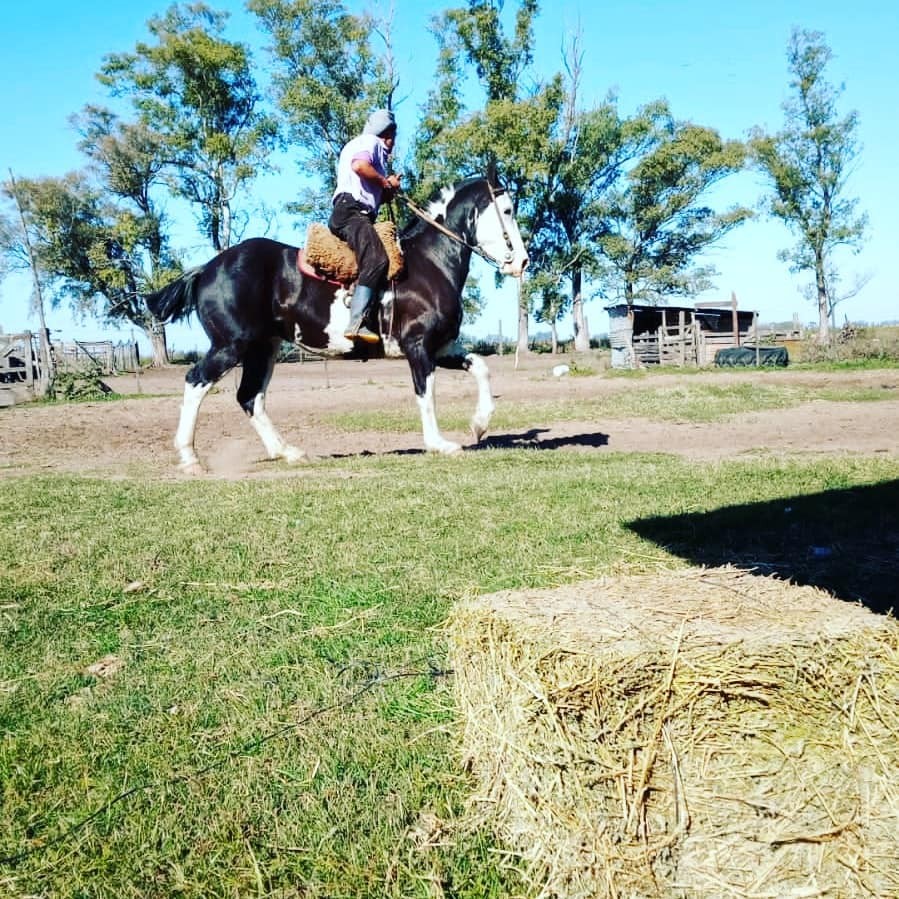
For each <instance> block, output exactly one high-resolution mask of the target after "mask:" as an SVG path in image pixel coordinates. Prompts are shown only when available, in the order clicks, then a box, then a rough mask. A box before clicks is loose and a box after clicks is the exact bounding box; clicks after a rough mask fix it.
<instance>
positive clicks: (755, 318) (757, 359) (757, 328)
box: [752, 310, 761, 368]
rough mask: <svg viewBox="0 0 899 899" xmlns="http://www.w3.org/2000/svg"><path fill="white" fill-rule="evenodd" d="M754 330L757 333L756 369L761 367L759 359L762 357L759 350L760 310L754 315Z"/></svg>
mask: <svg viewBox="0 0 899 899" xmlns="http://www.w3.org/2000/svg"><path fill="white" fill-rule="evenodd" d="M752 330H753V332H754V333H755V367H756V368H758V367H759V357H760V355H761V351H760V350H759V314H758V310H756V311H755V312H753V313H752Z"/></svg>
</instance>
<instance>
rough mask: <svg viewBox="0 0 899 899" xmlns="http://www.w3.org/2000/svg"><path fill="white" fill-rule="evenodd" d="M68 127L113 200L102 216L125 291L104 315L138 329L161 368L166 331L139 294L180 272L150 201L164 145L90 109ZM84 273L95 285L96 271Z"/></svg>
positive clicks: (158, 178) (161, 165) (133, 126)
mask: <svg viewBox="0 0 899 899" xmlns="http://www.w3.org/2000/svg"><path fill="white" fill-rule="evenodd" d="M73 123H74V124H75V126H76V128H77V130H78V132H79V133H80V135H81V141H80V142H79V149H80V150H81V151H82V152H83V153H85V154H86V155H87V157H88V159H89V160H90V164H91V168H92V170H93V173H94V175H95V178H96V183H97V184H98V185H99V186H100V188H101V189H102V192H103V193H104V196H106V197H107V198H112V199H109V200H108V201H107V203H106V204H105V214H106V216H107V217H108V219H109V222H108V224H109V225H110V229H111V232H112V233H113V234H115V235H116V239H115V241H113V242H112V244H111V246H118V247H119V248H120V251H119V253H118V259H117V263H116V265H117V267H118V268H119V270H120V271H121V272H122V274H123V275H124V281H125V284H126V286H127V289H126V290H122V291H118V292H117V293H118V295H117V297H115V298H114V302H112V303H110V304H109V305H108V306H107V308H106V310H105V315H106V317H107V318H109V319H112V320H115V319H127V320H128V321H130V322H131V323H132V324H135V325H137V326H138V327H139V328H141V330H143V331H144V332H145V333H146V334H147V336H148V337H149V339H150V345H151V347H152V349H153V360H154V364H155V365H162V364H164V363H165V362H167V361H168V350H167V347H166V337H165V326H164V324H163V323H162V322H159V321H157V320H156V319H155V318H154V317H153V315H152V313H151V312H150V311H149V309H147V307H146V305H145V303H144V301H143V296H142V294H145V293H148V292H152V291H153V290H156V289H158V288H160V287H162V286H164V285H165V284H166V283H168V281H170V280H171V279H172V278H173V277H175V276H176V275H178V274H179V273H180V272H181V270H182V266H181V263H180V261H179V260H178V259H177V258H175V256H174V255H173V254H172V252H171V251H170V249H169V241H168V237H167V234H166V225H167V222H166V220H165V216H164V215H163V214H162V212H161V211H160V210H159V209H158V208H157V202H156V201H155V200H154V194H155V193H156V188H157V186H158V185H160V182H161V179H162V175H163V172H164V171H165V144H164V141H163V139H162V138H161V137H160V135H158V134H157V133H155V132H153V131H151V130H150V129H149V128H147V126H146V125H145V124H143V123H140V122H138V123H137V124H129V123H124V122H121V121H120V120H119V119H118V118H117V117H116V116H115V115H114V114H113V113H112V112H110V111H109V110H107V109H103V108H99V107H94V106H88V107H86V108H85V109H84V111H83V112H82V113H81V114H80V115H78V116H75V117H73ZM85 274H87V275H88V277H89V278H90V279H91V280H97V279H96V275H97V274H98V273H97V272H94V273H85ZM103 280H104V279H102V278H100V279H99V281H100V282H101V283H102V282H103Z"/></svg>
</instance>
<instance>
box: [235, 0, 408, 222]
mask: <svg viewBox="0 0 899 899" xmlns="http://www.w3.org/2000/svg"><path fill="white" fill-rule="evenodd" d="M247 8H248V9H249V10H250V11H251V12H253V13H254V14H255V15H256V16H257V17H258V20H259V22H260V25H261V27H262V29H263V31H264V32H265V33H267V34H268V35H269V36H270V37H271V38H272V46H271V53H272V57H273V60H274V63H275V71H274V75H273V84H274V89H275V95H276V99H277V103H278V107H279V108H280V110H281V112H282V114H283V116H284V117H285V119H286V133H287V138H288V140H289V142H290V144H291V146H292V147H293V148H295V149H296V151H297V153H298V158H297V167H298V169H299V171H300V172H301V173H302V174H303V175H304V176H305V177H306V178H307V179H308V183H307V186H306V187H305V188H304V189H303V190H301V191H300V197H299V200H298V201H297V202H296V203H295V204H293V206H292V208H293V209H294V210H295V211H298V212H300V213H302V214H304V215H306V216H310V215H312V214H314V213H316V214H322V213H323V212H324V211H325V210H326V209H327V208H328V206H329V201H330V196H331V192H332V191H333V183H334V169H335V164H336V161H337V157H338V155H339V154H340V150H341V148H342V147H343V145H344V144H345V143H346V142H347V141H348V140H349V139H350V138H351V137H353V136H355V135H356V134H358V133H359V132H360V131H361V130H362V126H363V125H364V123H365V120H366V118H367V117H368V116H369V115H370V113H371V112H372V110H373V109H377V108H388V109H389V108H392V106H393V94H394V91H395V89H396V86H397V79H396V75H395V72H394V70H393V64H392V57H391V56H390V52H389V49H390V39H389V32H388V33H387V34H384V33H383V32H382V31H381V30H379V27H378V26H379V23H377V22H376V21H375V20H374V19H373V18H372V17H371V16H369V15H363V16H355V15H351V14H349V13H347V12H346V10H345V8H344V6H343V4H342V3H341V2H339V0H249V2H248V4H247ZM373 33H375V34H381V37H382V38H383V40H384V44H385V47H384V53H383V54H381V55H379V54H378V53H376V52H375V51H374V49H373V48H372V46H371V41H370V35H372V34H373Z"/></svg>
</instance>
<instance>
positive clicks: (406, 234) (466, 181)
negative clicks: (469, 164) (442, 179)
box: [400, 175, 485, 240]
mask: <svg viewBox="0 0 899 899" xmlns="http://www.w3.org/2000/svg"><path fill="white" fill-rule="evenodd" d="M484 180H485V178H484V176H483V175H469V176H468V177H467V178H463V179H462V180H461V181H457V182H456V183H455V184H453V185H451V186H449V187H442V188H441V189H440V190H439V191H438V192H437V193H435V194H434V195H433V196H432V197H431V199H430V200H429V201H428V203H427V205H426V206H425V207H424V209H425V211H426V212H427V211H428V210H430V209H431V208H432V207H433V205H434V204H435V203H437V202H438V201H439V200H440V199H441V198H442V197H443V195H444V193H446V192H447V191H449V192H450V193H451V194H452V196H453V197H455V196H456V195H457V194H459V193H460V191H463V190H465V188H466V187H468V186H470V185H472V184H475V183H476V182H478V181H484ZM438 221H440V218H438ZM428 227H430V226H429V225H428V223H427V222H426V221H424V219H421V218H419V217H418V216H417V215H415V213H412V219H411V221H409V222H408V223H407V224H406V225H405V226H404V227H403V228H402V230H401V231H400V238H401V239H403V240H409V239H410V238H413V237H416V236H417V235H418V234H419V233H421V232H422V231H424V230H425V229H426V228H428Z"/></svg>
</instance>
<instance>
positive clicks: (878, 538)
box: [626, 480, 899, 614]
mask: <svg viewBox="0 0 899 899" xmlns="http://www.w3.org/2000/svg"><path fill="white" fill-rule="evenodd" d="M626 526H627V527H628V528H629V529H630V530H631V531H633V532H634V533H636V534H639V535H640V536H641V537H644V538H645V539H647V540H652V541H653V542H655V543H657V544H659V545H660V546H662V547H664V548H665V549H666V550H668V551H669V552H671V553H674V554H676V555H679V556H681V557H683V558H684V559H687V560H688V561H690V562H691V563H693V564H696V565H708V566H716V565H725V564H731V565H736V566H738V567H740V568H745V569H755V570H757V571H759V573H762V574H773V575H776V576H778V577H780V578H783V579H785V580H790V581H792V582H793V583H797V584H809V585H812V586H815V587H819V588H821V589H823V590H826V591H828V592H829V593H832V594H833V595H834V596H836V597H838V598H839V599H843V600H847V601H851V602H861V603H863V604H864V605H865V606H867V607H868V608H869V609H871V611H873V612H878V613H880V614H884V613H886V612H888V611H890V610H894V614H895V610H897V609H899V480H895V481H886V482H884V483H882V484H874V485H870V486H863V487H850V488H846V489H841V490H827V491H825V492H823V493H817V494H813V495H811V496H795V497H790V498H787V499H779V500H773V501H770V502H763V503H750V504H745V505H739V506H728V507H726V508H723V509H718V510H716V511H714V512H703V513H695V514H685V515H672V516H667V517H658V518H643V519H639V520H637V521H632V522H629V523H628V524H627V525H626Z"/></svg>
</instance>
